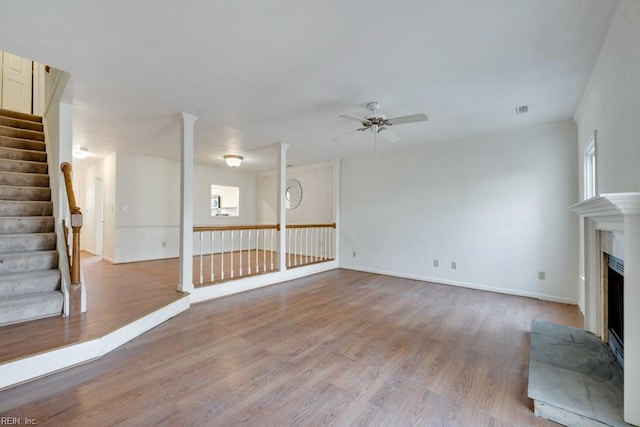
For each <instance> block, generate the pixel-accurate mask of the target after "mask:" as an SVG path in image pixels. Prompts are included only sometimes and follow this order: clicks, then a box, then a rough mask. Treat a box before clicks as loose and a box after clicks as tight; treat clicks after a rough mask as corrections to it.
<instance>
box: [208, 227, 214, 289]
mask: <svg viewBox="0 0 640 427" xmlns="http://www.w3.org/2000/svg"><path fill="white" fill-rule="evenodd" d="M213 233H214V231H211V250H210V251H209V257H210V261H211V278H210V279H209V280H210V281H211V283H213V279H214V274H213V243H214V234H213Z"/></svg>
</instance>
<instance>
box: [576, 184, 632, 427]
mask: <svg viewBox="0 0 640 427" xmlns="http://www.w3.org/2000/svg"><path fill="white" fill-rule="evenodd" d="M571 209H572V210H573V211H574V212H576V213H577V214H579V215H580V216H581V218H583V219H584V221H581V224H582V232H583V233H584V234H583V241H582V242H581V252H582V255H581V256H582V257H583V261H584V295H585V303H584V320H585V328H586V329H587V330H589V331H591V332H593V333H595V334H596V335H599V336H601V337H602V336H603V334H604V331H603V329H604V327H603V323H604V322H603V312H604V310H603V306H604V298H603V295H602V274H601V262H602V249H601V246H600V230H606V231H619V232H623V233H624V260H625V266H624V271H625V276H624V325H625V326H624V327H625V330H624V338H623V340H624V359H625V362H624V419H625V421H626V422H628V423H631V424H634V425H639V426H640V405H638V404H637V399H638V396H640V310H638V309H637V304H638V303H639V302H640V193H637V192H636V193H605V194H601V195H600V197H594V198H591V199H588V200H585V201H584V202H581V203H578V204H576V205H573V206H571ZM634 305H635V307H634Z"/></svg>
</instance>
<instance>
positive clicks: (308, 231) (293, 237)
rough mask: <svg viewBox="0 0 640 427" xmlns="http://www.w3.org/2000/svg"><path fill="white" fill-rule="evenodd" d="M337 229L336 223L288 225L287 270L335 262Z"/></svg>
mask: <svg viewBox="0 0 640 427" xmlns="http://www.w3.org/2000/svg"><path fill="white" fill-rule="evenodd" d="M335 228H336V225H335V223H334V224H288V225H287V229H286V232H287V253H286V257H287V268H293V267H299V266H303V265H309V264H315V263H317V262H325V261H331V260H333V259H334V258H335V257H334V253H333V251H334V230H335Z"/></svg>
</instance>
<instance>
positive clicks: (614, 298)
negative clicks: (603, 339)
mask: <svg viewBox="0 0 640 427" xmlns="http://www.w3.org/2000/svg"><path fill="white" fill-rule="evenodd" d="M606 257H607V271H606V275H605V278H604V281H605V282H606V289H607V298H606V299H607V341H608V342H609V347H611V350H612V351H613V354H614V355H615V356H616V359H617V360H618V363H619V364H620V366H624V342H623V340H624V261H623V260H621V259H620V258H617V257H615V256H613V255H610V254H607V255H606Z"/></svg>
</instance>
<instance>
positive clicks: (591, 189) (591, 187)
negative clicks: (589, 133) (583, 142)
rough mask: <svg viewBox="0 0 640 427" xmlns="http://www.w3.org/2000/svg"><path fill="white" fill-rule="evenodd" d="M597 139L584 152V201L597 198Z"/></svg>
mask: <svg viewBox="0 0 640 427" xmlns="http://www.w3.org/2000/svg"><path fill="white" fill-rule="evenodd" d="M597 195H598V194H597V190H596V138H595V133H594V138H593V139H592V140H591V142H590V143H589V145H587V149H586V150H585V152H584V199H585V200H587V199H590V198H592V197H596V196H597Z"/></svg>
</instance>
